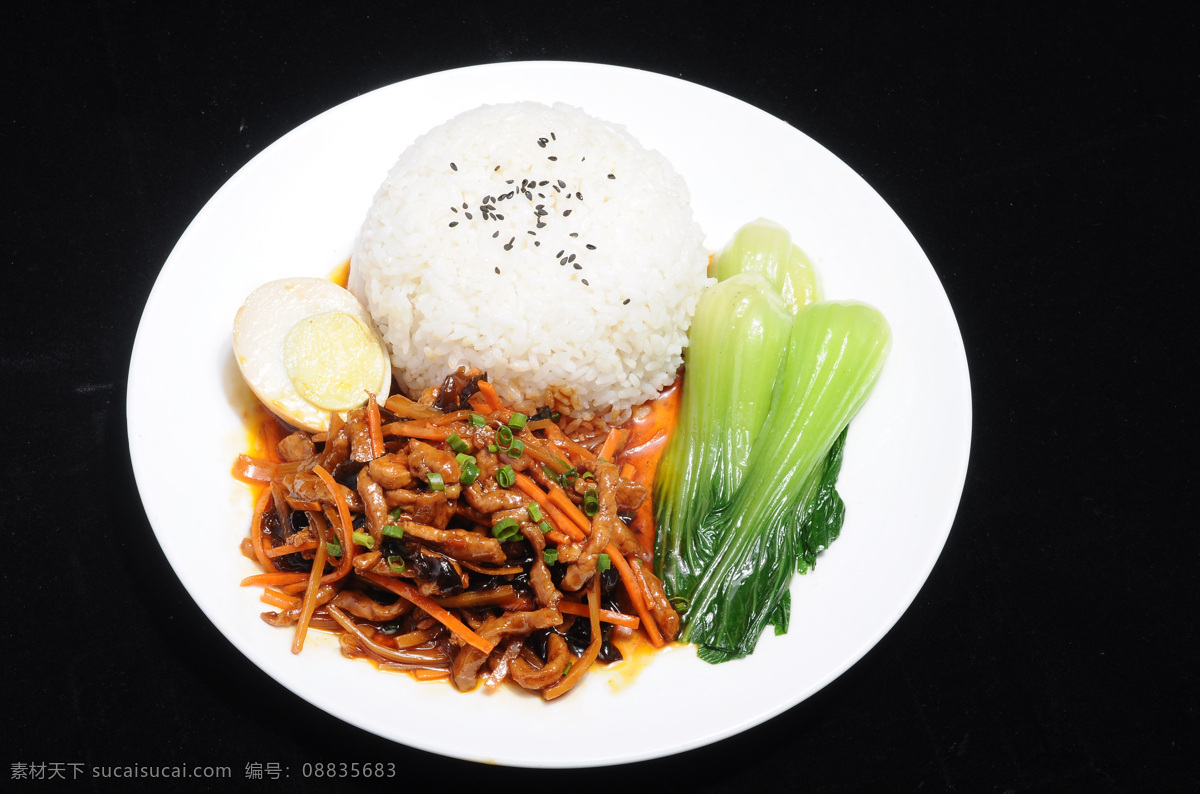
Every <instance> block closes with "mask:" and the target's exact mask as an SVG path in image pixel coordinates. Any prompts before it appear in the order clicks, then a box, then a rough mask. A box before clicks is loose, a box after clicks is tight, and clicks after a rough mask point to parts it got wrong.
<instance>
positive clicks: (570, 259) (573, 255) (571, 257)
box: [567, 254, 575, 262]
mask: <svg viewBox="0 0 1200 794" xmlns="http://www.w3.org/2000/svg"><path fill="white" fill-rule="evenodd" d="M567 261H568V262H574V261H575V254H571V255H570V256H568V257H567Z"/></svg>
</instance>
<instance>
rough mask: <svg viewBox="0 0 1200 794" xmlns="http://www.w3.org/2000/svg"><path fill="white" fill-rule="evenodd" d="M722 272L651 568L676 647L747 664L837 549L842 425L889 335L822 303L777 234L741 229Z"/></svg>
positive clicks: (720, 261)
mask: <svg viewBox="0 0 1200 794" xmlns="http://www.w3.org/2000/svg"><path fill="white" fill-rule="evenodd" d="M712 274H713V275H714V276H716V277H717V278H718V280H719V283H718V284H717V285H716V286H714V287H710V288H709V289H708V290H707V291H706V292H705V294H704V295H703V296H702V297H701V299H700V303H699V306H698V308H697V311H696V315H695V318H694V319H693V323H692V328H691V331H690V338H689V346H688V350H687V353H686V363H687V370H686V375H685V383H684V392H683V402H682V405H681V408H680V414H679V421H678V423H677V425H676V429H675V433H674V434H673V436H672V438H671V441H670V443H669V445H668V447H667V450H666V451H665V453H664V455H663V458H662V460H661V461H660V463H659V468H658V473H657V474H656V476H655V494H654V504H655V518H656V521H657V524H658V528H657V541H656V542H657V545H656V555H655V563H656V568H657V570H658V572H659V576H660V577H661V578H662V579H663V582H664V584H665V586H666V588H667V593H668V595H669V596H670V597H671V599H672V601H673V602H674V603H676V604H677V605H679V606H680V609H681V611H682V612H683V617H684V621H685V626H684V630H683V635H682V639H684V640H685V641H688V642H692V643H695V644H697V645H698V646H700V649H699V654H700V657H701V658H702V659H705V660H706V661H709V662H720V661H725V660H728V659H733V658H738V657H741V656H745V655H747V654H749V653H750V652H752V651H753V649H754V645H755V644H756V642H757V641H758V637H759V635H760V634H761V633H762V630H763V629H764V628H765V626H766V625H767V624H768V623H769V624H772V625H774V626H775V630H776V633H783V632H785V631H786V630H787V625H788V617H789V611H790V602H789V590H788V587H789V584H790V582H791V578H792V575H793V573H795V572H796V571H799V572H801V573H804V572H806V571H807V570H808V569H809V568H811V567H812V566H813V565H814V564H815V562H816V557H817V554H818V553H819V552H821V551H822V550H824V549H825V548H827V547H828V546H829V544H830V543H832V542H833V540H834V539H836V538H837V536H838V533H839V532H840V530H841V526H842V522H843V518H844V514H845V506H844V505H843V503H842V500H841V498H840V496H839V495H838V493H837V490H836V484H837V477H838V473H839V471H840V468H841V460H842V450H843V447H844V444H845V438H846V427H847V424H848V423H849V421H850V419H851V418H852V417H853V416H854V414H855V413H856V412H857V411H858V409H859V407H861V405H862V404H863V402H864V401H865V400H866V398H867V396H868V394H869V393H870V391H871V388H872V386H873V385H874V382H875V378H876V377H877V375H878V373H879V371H880V369H881V368H882V366H883V362H884V359H885V358H886V355H887V351H888V348H889V345H890V339H891V337H890V330H889V329H888V326H887V323H886V321H885V320H884V319H883V317H882V315H880V313H879V312H878V311H876V310H875V309H873V308H871V307H869V306H866V305H864V304H860V303H835V302H817V303H814V302H813V301H815V300H817V299H818V298H819V290H818V287H817V280H816V274H815V272H814V271H813V268H812V265H811V262H810V261H809V260H808V257H807V256H805V255H804V253H803V252H802V251H801V250H800V249H799V248H798V247H797V246H795V245H794V244H793V243H792V241H791V237H790V235H789V234H788V233H787V231H786V230H785V229H783V228H782V227H780V226H779V225H777V224H774V223H772V222H770V221H766V220H763V219H759V220H757V221H754V222H752V223H749V224H746V225H745V226H743V227H742V228H741V229H739V230H738V232H737V233H736V234H735V235H734V237H733V239H732V240H731V241H730V244H729V245H728V246H726V247H725V249H724V250H722V251H721V252H720V253H719V254H718V255H717V257H716V258H715V259H714V261H713V265H712ZM792 314H794V315H795V317H794V319H793V318H791V317H790V316H789V315H792Z"/></svg>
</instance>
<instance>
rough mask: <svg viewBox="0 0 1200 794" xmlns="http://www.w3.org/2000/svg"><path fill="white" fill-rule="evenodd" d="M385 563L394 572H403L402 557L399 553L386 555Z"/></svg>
mask: <svg viewBox="0 0 1200 794" xmlns="http://www.w3.org/2000/svg"><path fill="white" fill-rule="evenodd" d="M387 564H388V566H389V567H390V568H391V569H392V570H393V571H395V572H396V573H404V558H403V557H401V556H400V555H399V554H393V555H391V556H390V557H388V558H387Z"/></svg>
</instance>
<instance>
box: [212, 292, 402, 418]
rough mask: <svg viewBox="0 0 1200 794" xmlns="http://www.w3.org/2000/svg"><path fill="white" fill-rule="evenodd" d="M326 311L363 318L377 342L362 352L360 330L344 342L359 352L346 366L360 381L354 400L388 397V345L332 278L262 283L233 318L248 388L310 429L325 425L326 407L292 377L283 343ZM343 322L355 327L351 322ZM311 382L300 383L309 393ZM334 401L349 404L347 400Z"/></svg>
mask: <svg viewBox="0 0 1200 794" xmlns="http://www.w3.org/2000/svg"><path fill="white" fill-rule="evenodd" d="M330 312H340V313H343V314H346V315H349V316H350V317H353V318H354V319H356V320H357V321H358V322H359V323H361V330H362V331H363V332H365V333H366V334H368V335H369V338H370V340H371V341H373V342H374V346H375V347H376V348H378V355H377V356H375V355H373V353H374V351H373V350H371V349H370V346H369V345H368V346H367V348H366V351H365V352H364V347H363V345H362V344H361V336H360V337H357V338H354V339H350V340H348V342H347V344H346V347H347V349H348V350H357V351H358V353H359V355H358V356H357V358H356V359H355V360H353V361H351V362H350V363H351V365H352V366H350V367H349V369H348V377H352V378H354V379H355V380H357V381H360V382H361V391H362V401H361V402H360V403H358V405H362V404H363V403H365V402H366V401H367V393H368V392H373V393H374V394H375V396H376V399H377V400H379V402H381V403H382V402H383V401H384V400H386V399H387V396H388V392H389V390H390V388H391V383H392V370H391V362H390V360H389V358H388V352H387V348H386V347H384V344H383V342H382V341H381V340H380V339H379V334H378V333H377V332H376V331H375V329H374V325H373V323H372V322H371V316H370V314H368V313H367V310H366V309H364V308H363V306H362V304H361V303H359V302H358V300H357V299H356V298H355V297H354V296H353V295H351V294H350V293H349V292H347V291H346V290H345V289H343V288H342V287H339V286H338V285H337V284H334V283H333V282H332V281H326V280H324V279H319V278H287V279H281V280H279V281H272V282H270V283H267V284H264V285H262V286H261V287H259V288H258V289H256V290H255V291H254V292H252V293H251V294H250V296H249V297H248V298H246V302H245V303H243V304H242V307H241V308H240V309H238V312H237V316H236V317H234V320H233V351H234V356H235V357H236V358H237V363H238V368H239V369H240V370H241V372H242V377H243V378H244V379H245V381H246V384H247V385H248V386H249V387H250V389H251V391H253V392H254V394H255V395H256V396H257V397H258V399H259V400H261V401H262V403H263V405H265V406H266V407H267V408H269V409H270V410H271V411H272V412H274V413H275V414H276V415H277V416H278V417H279V418H281V419H283V421H285V422H287V423H288V424H290V425H292V426H294V427H297V428H301V429H304V430H308V431H310V432H314V433H315V432H322V431H325V430H328V429H329V413H330V409H329V408H327V407H321V406H320V405H317V404H314V403H313V402H310V401H309V400H307V399H305V398H304V397H303V396H302V395H301V393H300V390H298V389H297V387H296V384H295V383H293V382H292V379H291V378H290V377H289V376H288V367H287V364H286V358H285V343H286V340H287V338H288V334H289V332H291V331H292V329H293V328H295V327H296V326H297V324H298V323H301V322H304V321H306V320H309V319H310V318H314V317H318V316H319V315H324V314H327V313H330ZM343 326H345V327H353V325H351V324H343ZM323 341H324V343H325V345H326V346H333V347H336V346H337V345H338V344H339V343H340V340H339V339H336V338H334V339H326V340H323ZM351 342H352V343H351ZM293 358H294V350H293ZM295 371H296V370H295V367H293V372H295ZM309 385H310V384H301V388H302V389H304V390H305V391H307V392H308V393H309V394H312V390H311V388H306V387H308V386H309ZM355 391H357V389H355ZM338 407H339V408H343V409H345V410H349V408H346V406H345V405H339V406H338ZM353 407H355V406H350V408H353ZM343 415H344V411H343Z"/></svg>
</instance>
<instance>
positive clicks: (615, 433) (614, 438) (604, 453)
mask: <svg viewBox="0 0 1200 794" xmlns="http://www.w3.org/2000/svg"><path fill="white" fill-rule="evenodd" d="M628 437H629V431H628V430H622V429H621V428H619V427H614V428H613V429H612V430H609V431H608V437H607V438H605V439H604V446H602V447H600V457H602V458H604V459H605V460H607V461H613V460H616V459H617V450H618V449H619V448H620V447H621V446H623V445H624V444H625V439H627V438H628Z"/></svg>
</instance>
